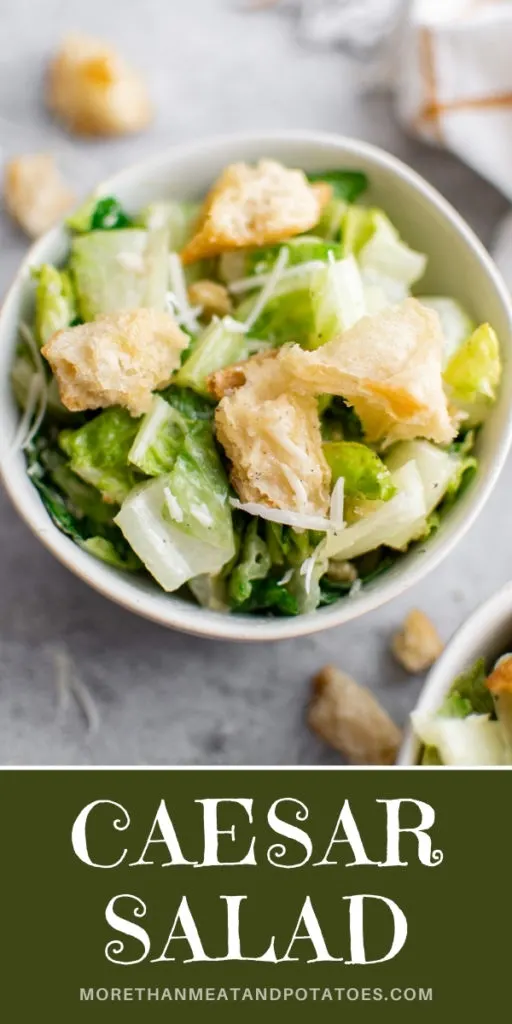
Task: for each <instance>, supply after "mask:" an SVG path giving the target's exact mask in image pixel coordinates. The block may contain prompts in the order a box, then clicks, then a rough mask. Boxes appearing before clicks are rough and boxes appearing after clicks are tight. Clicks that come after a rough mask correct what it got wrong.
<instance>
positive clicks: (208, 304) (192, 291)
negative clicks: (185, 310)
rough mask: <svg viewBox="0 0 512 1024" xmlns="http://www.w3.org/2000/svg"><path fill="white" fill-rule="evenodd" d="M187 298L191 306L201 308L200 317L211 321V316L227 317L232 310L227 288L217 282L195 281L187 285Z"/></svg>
mask: <svg viewBox="0 0 512 1024" xmlns="http://www.w3.org/2000/svg"><path fill="white" fill-rule="evenodd" d="M188 298H189V302H190V303H191V304H192V306H200V307H201V311H202V312H201V316H202V317H204V319H205V320H211V318H212V316H227V315H228V313H231V310H232V308H233V306H232V302H231V298H230V295H229V292H228V290H227V288H226V287H225V286H224V285H223V284H219V283H218V281H208V280H206V279H205V280H204V281H195V282H194V284H191V285H189V288H188Z"/></svg>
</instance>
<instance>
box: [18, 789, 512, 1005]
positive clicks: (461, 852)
mask: <svg viewBox="0 0 512 1024" xmlns="http://www.w3.org/2000/svg"><path fill="white" fill-rule="evenodd" d="M0 793H1V807H2V839H1V845H0V859H1V867H2V911H3V912H2V938H3V942H2V945H3V950H4V951H3V957H2V982H1V984H2V1017H3V1018H4V1019H5V1020H8V1021H12V1022H18V1021H20V1022H25V1021H29V1020H34V1019H40V1018H44V1019H51V1020H52V1021H56V1022H60V1021H61V1020H62V1021H73V1022H75V1021H79V1022H81V1021H94V1022H102V1021H112V1022H116V1021H126V1022H132V1021H140V1022H143V1024H151V1021H152V1020H158V1021H160V1020H165V1021H167V1020H169V1021H180V1022H181V1021H183V1022H185V1024H186V1022H188V1021H191V1022H194V1021H202V1022H205V1021H217V1020H222V1021H225V1022H230V1021H242V1020H243V1021H244V1022H245V1021H249V1022H250V1021H263V1020H264V1021H267V1020H268V1021H282V1020H290V1019H293V1020H294V1021H298V1022H302V1021H306V1020H307V1021H311V1019H312V1018H315V1019H316V1018H319V1019H320V1020H324V1019H325V1020H326V1021H331V1020H332V1021H334V1020H337V1021H339V1020H343V1021H350V1022H352V1021H354V1022H359V1021H373V1020H375V1021H382V1022H386V1021H388V1020H393V1021H407V1022H411V1021H412V1022H415V1021H420V1022H421V1021H423V1020H432V1021H434V1020H435V1021H438V1020H439V1021H442V1020H444V1019H453V1016H454V1015H455V1014H457V1017H458V1018H460V1019H464V1020H465V1021H468V1022H470V1021H472V1020H479V1019H481V1018H482V1015H483V1014H484V1013H489V1012H491V1014H492V1012H493V1011H497V1012H499V1013H500V1015H501V1013H502V1011H503V1010H504V1008H505V1007H506V1006H508V1005H509V1001H510V1000H509V992H510V979H509V963H510V941H509V940H510V920H511V911H512V889H511V886H510V865H511V863H512V829H511V827H510V805H511V796H512V774H511V772H510V771H503V772H500V771H496V772H494V771H493V772H490V771H463V772H451V771H446V770H442V769H441V770H434V771H425V770H414V769H413V770H407V771H399V770H396V769H392V770H390V771H378V770H372V771H352V770H349V769H339V770H325V771H318V770H317V771H311V770H305V771H287V770H283V771H278V770H270V771H252V770H249V771H242V770H234V771H211V770H210V771H203V770H200V771H185V770H180V771H172V770H169V771H165V770H158V771H142V770H139V771H137V770H129V771H101V770H93V771H71V770H63V771H51V770H50V771H39V772H38V771H10V770H3V771H2V772H0ZM229 796H232V797H233V796H234V797H242V796H243V797H252V798H253V800H254V817H255V824H254V831H255V834H256V836H257V840H256V857H257V860H258V866H257V867H223V868H201V869H197V868H193V867H168V868H162V867H161V866H159V865H158V864H157V865H155V866H147V867H136V868H129V867H127V866H125V865H122V866H120V867H119V868H116V869H114V870H100V869H94V868H90V867H87V866H86V865H84V864H83V863H82V862H81V861H80V860H79V859H78V858H77V857H76V855H75V854H74V852H73V849H72V846H71V828H72V825H73V822H74V820H75V818H76V816H77V815H78V813H79V812H80V811H81V809H82V808H83V807H84V806H85V805H86V804H88V803H90V802H91V801H93V800H98V799H109V800H115V801H117V802H119V803H120V804H122V805H123V806H124V807H126V809H127V811H128V812H129V814H130V817H131V819H132V824H131V826H130V828H129V829H128V830H127V831H125V832H115V831H114V829H113V828H112V817H113V815H112V813H111V812H110V810H105V811H103V810H101V811H98V812H97V813H96V815H95V816H94V817H91V819H90V820H91V826H90V829H89V836H90V850H91V854H92V856H95V855H96V856H97V857H98V859H101V858H104V859H105V860H108V859H111V860H116V859H117V858H118V857H119V855H120V852H121V851H122V849H123V848H124V847H125V846H127V847H128V852H129V856H128V857H127V858H126V859H127V861H128V860H132V861H133V860H136V859H138V858H139V857H140V854H141V852H142V849H143V846H144V844H145V841H146V839H147V836H148V834H149V831H150V827H151V824H152V821H153V819H154V816H155V813H156V810H157V807H158V804H159V802H160V800H161V799H162V798H164V799H165V800H166V802H167V806H168V809H169V813H170V815H171V818H172V820H173V822H174V824H175V827H176V830H177V832H178V836H179V839H180V842H181V846H182V850H183V852H184V854H185V856H187V857H188V858H190V859H201V858H202V848H203V844H202V835H203V832H202V809H201V807H200V806H198V805H194V803H193V801H194V800H197V799H201V798H205V797H229ZM287 796H289V797H295V798H297V799H300V800H302V801H303V802H304V803H306V804H307V805H308V807H309V809H310V817H309V821H308V823H302V825H301V827H303V828H306V829H307V831H308V832H309V834H310V835H311V837H312V838H313V841H314V846H315V848H314V857H313V858H312V860H320V859H321V858H322V857H323V855H324V853H325V850H326V848H327V846H328V843H329V840H330V838H331V835H332V833H333V831H334V826H335V823H336V820H337V817H338V813H339V810H340V808H341V806H342V804H343V801H344V800H345V799H347V798H348V799H350V802H351V806H352V810H353V812H354V815H355V817H356V821H357V823H358V826H359V829H360V832H361V835H362V838H363V841H364V843H365V847H366V850H367V852H368V855H369V856H370V857H372V859H384V857H385V838H386V833H385V808H384V807H383V806H382V805H379V804H376V802H375V801H376V800H377V799H385V798H393V797H395V798H396V797H413V798H416V799H420V800H425V801H427V802H429V803H431V804H432V805H433V806H434V808H435V810H436V824H435V826H434V828H433V830H432V837H433V840H434V847H440V848H441V849H442V850H443V852H444V860H443V862H442V864H440V865H439V866H437V867H432V868H427V867H424V866H423V865H421V864H419V863H418V858H417V842H416V839H415V838H414V837H413V836H405V837H404V838H403V840H402V842H403V846H402V851H403V852H402V859H408V860H409V862H410V863H409V865H408V866H407V867H401V868H376V867H359V868H357V867H351V868H347V867H346V866H344V860H347V859H351V858H349V853H350V850H349V849H348V850H347V851H345V852H343V851H344V847H341V848H338V849H340V850H341V852H340V854H339V861H340V863H339V864H337V865H335V866H329V867H322V868H319V867H317V868H313V867H311V866H309V865H306V866H305V867H302V868H300V869H295V870H283V869H279V868H276V867H272V866H271V865H269V864H268V862H267V860H266V851H267V848H268V846H269V845H272V844H273V843H276V842H279V841H280V837H279V836H276V835H275V834H274V833H273V832H271V830H270V829H269V827H268V825H267V823H266V814H267V811H268V808H269V807H270V805H271V804H272V803H273V801H274V800H276V799H278V798H280V797H287ZM417 814H418V812H417V811H414V810H411V812H410V815H411V816H410V822H407V816H406V815H405V814H404V824H407V823H410V824H413V823H417ZM288 820H290V821H292V820H293V818H292V816H291V815H290V816H288ZM219 822H220V826H221V827H225V828H228V827H229V826H230V825H231V824H233V823H235V824H236V827H237V837H236V840H235V842H232V841H231V839H230V838H229V837H221V839H220V840H219V856H220V858H221V859H224V860H236V859H237V857H238V858H240V857H243V856H244V854H245V853H246V852H247V850H248V847H249V843H250V838H251V835H252V827H251V826H250V825H249V823H248V820H247V818H246V816H245V814H244V812H243V810H242V809H241V808H238V807H234V808H233V809H230V808H229V807H226V808H223V809H222V810H221V812H220V814H219ZM289 848H290V850H291V851H292V852H293V857H294V858H297V859H298V858H299V856H302V854H303V851H302V848H299V847H298V846H297V845H296V844H294V843H291V842H290V841H289ZM166 853H167V850H166V847H165V846H164V845H163V844H162V846H161V847H155V846H153V847H152V854H153V856H154V858H155V860H158V859H160V860H161V861H163V860H165V859H166ZM167 859H168V853H167ZM118 893H133V894H134V895H137V896H139V897H141V898H142V899H143V900H144V901H145V902H146V904H147V907H148V914H147V918H145V919H140V920H139V922H138V923H140V924H142V925H143V926H144V927H146V929H147V931H148V932H149V934H150V936H151V939H152V949H151V952H150V954H149V956H150V957H151V956H153V957H154V956H159V955H160V953H161V951H162V948H163V945H164V942H165V939H166V937H167V934H168V932H169V930H170V927H171V924H172V922H173V919H174V916H175V913H176V910H177V906H178V903H179V901H180V899H181V897H182V896H183V895H186V896H187V897H188V899H189V903H190V906H191V909H192V913H193V915H194V917H195V920H196V923H197V926H198V929H199V932H200V935H201V938H202V941H203V945H204V946H205V949H206V952H207V953H208V954H209V955H215V956H223V955H224V954H225V948H224V945H225V930H224V927H223V920H224V916H225V903H224V902H223V901H220V900H219V899H218V896H219V894H246V895H247V896H248V899H247V901H246V902H245V904H244V905H243V909H242V914H241V920H242V928H241V935H242V949H243V951H244V953H245V955H248V956H249V955H256V956H257V955H260V954H261V952H263V950H264V949H266V948H267V946H268V944H269V941H270V937H271V935H272V934H276V936H277V941H276V947H277V950H278V954H279V955H281V956H282V955H284V951H285V950H286V948H287V946H288V943H289V940H290V938H291V935H292V933H293V931H294V928H295V925H296V922H297V919H298V916H299V912H300V908H301V906H302V904H303V902H304V899H305V897H306V895H310V896H311V898H312V901H313V904H314V906H315V909H316V912H317V915H318V918H319V920H320V922H321V926H322V929H323V933H324V936H325V939H326V942H327V945H328V946H329V949H330V951H331V953H332V955H336V956H341V955H343V956H345V957H346V958H348V957H349V950H348V904H347V902H344V901H343V900H342V897H343V896H346V895H351V894H353V893H373V894H380V895H385V896H387V897H389V898H391V899H393V900H395V901H396V902H397V903H398V904H399V906H400V907H401V908H402V909H403V911H404V913H405V914H406V916H407V918H408V924H409V934H408V939H407V942H406V945H405V947H404V948H403V950H402V952H401V953H400V954H398V956H397V957H396V958H395V959H394V960H392V961H390V962H388V963H384V964H382V965H375V966H366V967H365V966H351V967H347V966H345V965H344V964H343V963H322V964H309V965H308V964H305V963H304V962H302V961H301V962H298V963H291V964H289V963H286V964H278V965H272V964H261V963H222V964H189V965H183V964H182V963H180V962H179V961H177V962H176V963H166V964H162V963H161V964H151V963H149V962H148V961H145V962H144V963H142V964H139V965H136V966H128V967H122V966H118V965H113V964H110V963H109V962H108V961H107V960H106V958H105V955H104V948H105V945H106V943H107V942H108V941H109V940H111V939H113V938H116V937H117V933H115V932H113V931H112V930H111V929H110V928H109V927H108V926H107V924H106V922H105V916H104V915H105V907H106V905H107V903H108V901H109V900H110V899H111V898H112V897H113V896H114V895H116V894H118ZM367 924H368V933H367V934H368V941H367V955H368V956H371V955H373V956H376V957H377V956H379V955H382V954H383V952H384V950H385V949H386V948H387V945H388V944H389V937H390V925H389V921H388V919H387V918H386V915H385V913H382V912H381V913H379V908H378V907H377V908H372V909H371V911H370V912H369V913H368V918H367ZM118 937H119V938H124V939H125V941H126V942H127V943H128V944H130V943H132V944H131V945H128V947H127V948H128V949H132V950H133V951H134V952H133V953H132V955H133V956H136V955H138V954H139V952H140V948H141V947H140V944H139V943H135V942H134V941H133V940H130V939H129V938H126V937H123V936H118ZM173 947H174V949H175V952H174V955H175V956H181V955H183V956H185V955H186V953H187V951H188V946H187V944H186V942H183V943H173ZM182 949H183V954H182V953H181V950H182ZM309 950H311V947H310V946H309V944H308V943H306V942H302V943H301V942H299V943H298V944H297V946H296V947H295V949H294V953H295V955H300V956H302V957H305V955H306V953H308V955H310V956H312V955H314V953H312V952H309ZM102 986H105V987H107V988H111V987H122V988H123V987H132V988H136V987H138V986H140V987H151V988H156V987H159V988H160V989H163V988H165V987H169V988H171V989H172V988H175V987H184V986H186V987H197V986H205V987H206V986H214V987H216V988H219V987H222V986H224V987H228V988H231V987H238V986H239V987H244V986H251V987H252V988H256V987H263V986H268V987H270V986H278V987H285V986H290V987H307V988H310V987H311V988H312V987H319V988H322V987H324V986H325V987H327V986H328V987H330V988H332V989H334V988H349V987H352V986H355V987H358V988H372V987H380V988H382V989H383V990H384V992H385V993H387V992H388V991H389V989H391V988H392V987H395V986H396V987H400V988H406V987H414V986H416V987H422V988H426V989H428V988H432V989H433V1000H432V1001H431V1002H392V1001H390V1000H389V999H387V1000H386V999H382V1000H381V1001H378V1002H363V1001H362V999H361V998H360V999H359V1000H358V1001H355V1002H347V1001H345V1000H344V1001H343V1002H337V1001H334V1002H332V1003H331V1002H322V1003H319V1002H312V1001H308V1002H304V1003H300V1002H295V1001H293V1000H292V1001H288V1002H287V1003H284V1002H283V1001H282V1000H281V1001H279V1002H274V1003H271V1002H248V1001H244V1002H229V1003H226V1002H224V1001H221V1002H208V1003H206V1002H203V1003H194V1002H187V1003H184V1002H180V1003H175V1002H169V1001H164V1002H157V1001H150V1002H148V1001H146V1000H144V1001H143V1002H137V1001H134V1002H122V1003H120V1002H107V1003H100V1002H97V1001H95V1002H85V1003H84V1002H82V1003H81V1002H80V1001H79V991H80V987H83V988H89V987H94V988H99V987H102ZM4 1015H5V1016H4Z"/></svg>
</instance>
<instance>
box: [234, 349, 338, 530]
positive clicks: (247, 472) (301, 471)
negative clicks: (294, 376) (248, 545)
mask: <svg viewBox="0 0 512 1024" xmlns="http://www.w3.org/2000/svg"><path fill="white" fill-rule="evenodd" d="M228 369H229V370H230V371H231V374H230V382H231V385H233V386H234V390H230V391H228V393H227V394H225V396H224V398H223V399H222V400H221V402H220V403H219V405H218V406H217V409H216V411H215V426H216V433H217V438H218V440H219V441H220V443H221V444H222V445H223V447H224V449H225V451H226V454H227V456H228V458H229V459H230V460H231V463H232V471H231V481H232V483H233V486H234V488H235V490H236V491H237V493H238V495H239V497H240V498H241V500H242V501H244V502H250V501H252V502H263V503H264V504H266V505H270V506H272V507H274V508H281V509H293V510H294V511H297V512H302V513H306V514H313V515H315V514H319V515H325V514H326V513H327V510H328V508H329V484H330V479H331V473H330V469H329V467H328V465H327V462H326V460H325V457H324V453H323V449H322V438H321V435H320V420H319V416H318V406H317V402H316V399H314V398H313V397H311V396H310V395H298V394H293V393H286V392H285V389H284V387H283V382H282V381H281V380H280V371H279V360H278V359H277V358H274V359H269V358H265V357H263V358H262V357H255V358H254V359H249V360H247V362H246V363H245V364H244V363H241V364H239V365H238V366H237V367H230V368H228ZM243 377H245V383H243V384H242V386H241V387H236V381H237V380H240V379H241V378H243Z"/></svg>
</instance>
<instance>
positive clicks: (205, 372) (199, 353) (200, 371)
mask: <svg viewBox="0 0 512 1024" xmlns="http://www.w3.org/2000/svg"><path fill="white" fill-rule="evenodd" d="M246 358H247V343H246V339H245V335H244V334H243V333H242V332H240V331H236V330H232V329H231V327H230V326H229V320H228V321H227V320H217V321H214V322H213V323H211V324H209V326H208V327H206V328H205V329H204V330H203V331H202V333H201V334H200V335H199V337H198V339H197V341H196V343H195V344H194V346H193V348H192V351H191V353H190V355H189V356H188V358H186V359H185V362H184V363H183V365H182V366H181V368H180V369H179V370H178V373H177V374H176V376H175V378H174V380H175V383H176V385H177V386H178V387H187V388H191V389H192V390H193V391H197V392H198V394H200V395H208V386H207V380H208V377H209V375H210V373H214V372H215V370H222V369H223V367H224V366H231V365H232V364H233V363H238V362H240V361H241V360H243V359H246Z"/></svg>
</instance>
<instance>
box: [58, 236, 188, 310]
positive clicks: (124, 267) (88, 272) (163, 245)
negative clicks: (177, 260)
mask: <svg viewBox="0 0 512 1024" xmlns="http://www.w3.org/2000/svg"><path fill="white" fill-rule="evenodd" d="M70 269H71V273H72V275H73V280H74V282H75V287H76V293H77V301H78V308H79V312H80V315H81V317H82V318H83V319H84V320H93V319H94V317H95V316H98V315H99V314H101V313H113V312H116V311H118V310H124V309H137V308H139V307H141V306H145V307H149V308H152V309H165V307H166V295H167V291H168V278H169V265H168V237H167V232H166V231H165V229H161V230H159V231H151V232H149V231H143V230H141V229H135V228H134V229H131V230H129V231H126V230H115V231H114V230H113V231H91V232H89V233H88V234H84V235H78V236H77V237H76V238H74V239H73V241H72V243H71V257H70Z"/></svg>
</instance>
